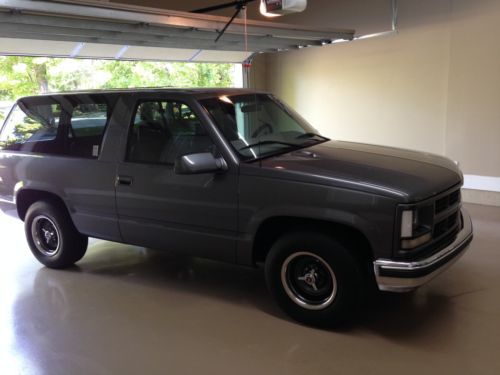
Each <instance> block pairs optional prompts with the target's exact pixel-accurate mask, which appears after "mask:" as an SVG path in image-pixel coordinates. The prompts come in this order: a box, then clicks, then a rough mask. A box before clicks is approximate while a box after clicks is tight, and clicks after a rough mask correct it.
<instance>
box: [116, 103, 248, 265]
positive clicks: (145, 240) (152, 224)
mask: <svg viewBox="0 0 500 375" xmlns="http://www.w3.org/2000/svg"><path fill="white" fill-rule="evenodd" d="M135 108H136V109H135V112H134V113H135V115H134V118H133V123H132V124H131V128H130V130H129V135H128V140H127V146H126V148H127V151H126V156H125V160H124V161H123V162H121V163H120V164H119V166H118V170H117V184H116V199H117V209H118V215H119V224H120V230H121V234H122V237H123V240H124V241H125V242H127V243H131V244H136V245H140V246H145V247H150V248H158V249H168V250H173V251H176V252H182V253H185V254H189V255H196V256H202V257H207V258H213V259H218V260H224V261H229V262H234V261H235V249H236V237H237V208H238V207H237V183H238V175H237V169H236V168H233V167H229V170H228V171H226V172H224V173H204V174H195V175H179V174H176V173H175V172H174V164H175V160H176V159H177V158H178V157H180V156H182V155H186V154H192V153H200V152H211V153H214V155H215V154H216V153H217V152H218V151H217V147H216V145H215V144H214V142H213V141H212V139H211V137H210V136H209V134H208V132H207V131H206V128H205V124H202V123H201V121H200V120H199V116H198V115H197V114H196V113H195V112H194V111H193V110H192V109H191V106H189V105H188V104H187V103H185V102H182V101H179V100H174V99H172V100H165V99H151V100H149V99H148V100H142V101H139V102H138V103H136V107H135Z"/></svg>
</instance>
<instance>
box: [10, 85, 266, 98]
mask: <svg viewBox="0 0 500 375" xmlns="http://www.w3.org/2000/svg"><path fill="white" fill-rule="evenodd" d="M257 93H263V91H258V90H252V89H236V88H172V87H168V88H164V87H138V88H127V89H124V88H119V89H105V90H82V91H66V92H52V93H46V94H41V95H31V96H25V97H22V98H19V99H18V100H26V99H28V100H29V99H35V98H40V97H51V96H76V95H107V94H111V95H120V94H129V95H130V94H181V95H192V96H196V97H199V96H219V95H244V94H257Z"/></svg>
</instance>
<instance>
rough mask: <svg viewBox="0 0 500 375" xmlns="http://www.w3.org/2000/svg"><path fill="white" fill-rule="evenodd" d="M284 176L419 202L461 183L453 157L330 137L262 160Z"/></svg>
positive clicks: (268, 167) (272, 169)
mask: <svg viewBox="0 0 500 375" xmlns="http://www.w3.org/2000/svg"><path fill="white" fill-rule="evenodd" d="M261 167H262V171H263V172H265V171H267V172H271V171H272V172H274V173H280V174H281V177H282V178H290V179H295V180H299V181H303V182H310V183H321V184H328V185H332V186H337V187H341V188H348V189H355V190H361V191H366V192H370V193H375V194H378V195H384V196H390V197H393V198H395V199H397V200H399V201H402V202H416V201H420V200H423V199H426V198H429V197H431V196H433V195H436V194H438V193H441V192H443V191H445V190H447V189H449V188H451V187H452V186H455V185H458V184H461V183H462V181H463V176H462V173H461V172H460V170H459V169H458V167H457V166H456V165H455V163H454V162H452V161H451V160H449V159H447V158H445V157H442V156H438V155H434V154H429V153H424V152H418V151H410V150H404V149H398V148H393V147H383V146H375V145H368V144H361V143H350V142H339V141H328V142H325V143H321V144H318V145H315V146H311V147H308V148H304V149H301V150H298V151H294V152H290V153H287V154H283V155H279V156H276V157H272V158H269V159H264V160H262V162H261Z"/></svg>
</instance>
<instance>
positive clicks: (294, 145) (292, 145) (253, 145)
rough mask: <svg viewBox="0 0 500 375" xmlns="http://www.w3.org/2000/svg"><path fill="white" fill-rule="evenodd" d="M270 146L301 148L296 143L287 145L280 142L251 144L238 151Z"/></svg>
mask: <svg viewBox="0 0 500 375" xmlns="http://www.w3.org/2000/svg"><path fill="white" fill-rule="evenodd" d="M272 144H277V145H283V146H288V147H293V148H296V147H301V145H298V144H296V143H288V142H281V141H260V142H257V143H253V144H251V145H248V146H245V147H242V148H240V149H239V150H238V151H241V150H246V149H249V148H253V147H258V146H264V145H272Z"/></svg>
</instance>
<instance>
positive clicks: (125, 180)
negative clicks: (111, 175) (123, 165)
mask: <svg viewBox="0 0 500 375" xmlns="http://www.w3.org/2000/svg"><path fill="white" fill-rule="evenodd" d="M132 182H134V179H133V178H132V177H130V176H116V185H117V186H118V185H123V186H130V185H132Z"/></svg>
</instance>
